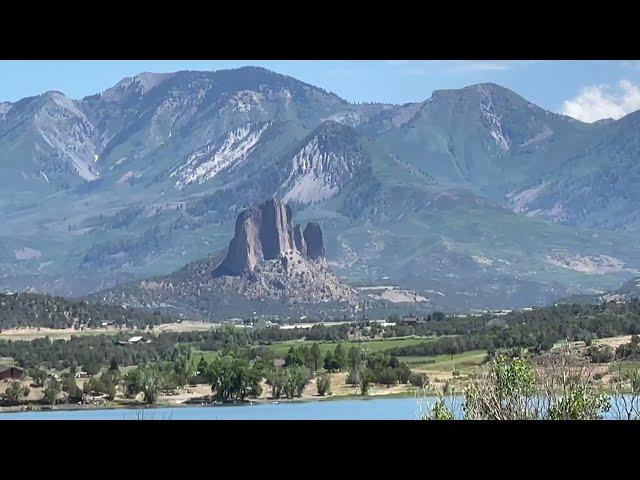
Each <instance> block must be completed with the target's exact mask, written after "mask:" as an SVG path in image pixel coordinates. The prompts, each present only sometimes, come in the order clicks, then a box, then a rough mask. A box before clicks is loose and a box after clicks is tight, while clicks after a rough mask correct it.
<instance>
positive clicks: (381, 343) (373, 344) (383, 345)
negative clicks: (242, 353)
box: [269, 337, 435, 358]
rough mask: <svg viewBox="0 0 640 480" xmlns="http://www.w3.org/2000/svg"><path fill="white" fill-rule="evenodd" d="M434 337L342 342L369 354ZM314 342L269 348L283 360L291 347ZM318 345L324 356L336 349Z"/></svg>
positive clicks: (322, 343) (275, 345)
mask: <svg viewBox="0 0 640 480" xmlns="http://www.w3.org/2000/svg"><path fill="white" fill-rule="evenodd" d="M434 338H435V337H406V338H389V339H381V340H369V341H366V342H357V341H349V342H342V343H343V344H344V347H346V348H347V349H349V348H351V347H352V346H354V345H355V346H360V347H361V348H362V349H364V350H367V351H369V352H371V353H375V352H381V351H384V350H389V349H391V348H396V347H406V346H409V345H417V344H419V343H424V342H425V341H430V340H433V339H434ZM313 343H315V342H311V341H299V340H298V341H291V342H282V343H275V344H273V345H269V348H270V349H271V350H272V351H273V352H275V353H276V354H277V355H279V356H281V357H282V358H284V357H285V356H286V355H287V352H288V351H289V349H290V348H291V347H292V346H299V345H307V346H311V345H313ZM317 343H318V345H320V351H321V352H322V354H323V355H325V354H326V353H327V352H329V351H333V350H335V348H336V345H337V344H338V342H317Z"/></svg>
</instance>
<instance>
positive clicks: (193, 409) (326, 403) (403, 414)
mask: <svg viewBox="0 0 640 480" xmlns="http://www.w3.org/2000/svg"><path fill="white" fill-rule="evenodd" d="M434 401H435V399H428V400H420V401H419V400H418V399H416V398H413V397H411V398H379V399H363V400H358V399H354V400H321V401H310V402H300V401H298V402H280V403H278V404H273V403H261V404H253V405H242V406H189V407H175V408H148V409H104V410H53V411H51V410H49V411H41V412H17V413H2V414H0V420H415V419H417V418H418V417H419V415H420V411H423V412H424V411H427V410H429V406H430V405H432V404H433V402H434ZM446 402H447V406H449V408H452V409H453V411H454V414H455V416H456V418H461V417H462V415H463V412H462V404H463V399H462V397H450V398H448V399H447V401H446ZM615 413H616V408H615V404H614V405H613V406H612V408H611V410H610V412H609V414H608V415H607V417H608V418H614V415H615Z"/></svg>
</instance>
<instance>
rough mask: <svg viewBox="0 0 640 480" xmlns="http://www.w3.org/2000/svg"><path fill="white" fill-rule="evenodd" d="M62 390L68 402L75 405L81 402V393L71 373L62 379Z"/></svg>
mask: <svg viewBox="0 0 640 480" xmlns="http://www.w3.org/2000/svg"><path fill="white" fill-rule="evenodd" d="M62 390H63V391H65V392H67V395H68V400H69V402H71V403H76V402H79V401H80V400H82V391H81V390H80V388H78V385H77V384H76V378H75V375H74V374H72V373H71V372H69V373H67V374H65V375H64V376H63V377H62Z"/></svg>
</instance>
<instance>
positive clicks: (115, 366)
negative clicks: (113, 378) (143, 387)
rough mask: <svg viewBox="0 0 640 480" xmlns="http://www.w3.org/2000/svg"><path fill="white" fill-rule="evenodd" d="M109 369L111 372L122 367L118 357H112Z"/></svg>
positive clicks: (117, 370)
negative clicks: (119, 364)
mask: <svg viewBox="0 0 640 480" xmlns="http://www.w3.org/2000/svg"><path fill="white" fill-rule="evenodd" d="M109 371H110V372H119V371H120V367H119V366H118V361H117V360H116V357H111V362H110V363H109ZM87 373H88V372H87Z"/></svg>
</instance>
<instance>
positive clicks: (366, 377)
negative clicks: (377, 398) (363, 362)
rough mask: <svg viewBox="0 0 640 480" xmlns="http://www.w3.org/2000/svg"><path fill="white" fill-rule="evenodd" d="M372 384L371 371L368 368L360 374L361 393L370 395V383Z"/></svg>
mask: <svg viewBox="0 0 640 480" xmlns="http://www.w3.org/2000/svg"><path fill="white" fill-rule="evenodd" d="M370 384H371V371H370V370H369V369H366V370H365V371H364V372H363V373H362V375H361V376H360V395H363V396H365V395H369V385H370Z"/></svg>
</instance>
